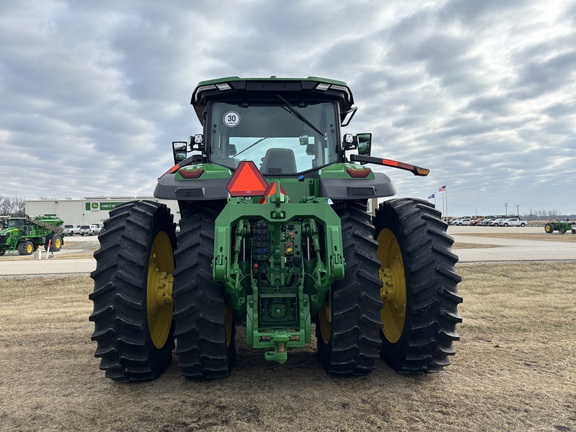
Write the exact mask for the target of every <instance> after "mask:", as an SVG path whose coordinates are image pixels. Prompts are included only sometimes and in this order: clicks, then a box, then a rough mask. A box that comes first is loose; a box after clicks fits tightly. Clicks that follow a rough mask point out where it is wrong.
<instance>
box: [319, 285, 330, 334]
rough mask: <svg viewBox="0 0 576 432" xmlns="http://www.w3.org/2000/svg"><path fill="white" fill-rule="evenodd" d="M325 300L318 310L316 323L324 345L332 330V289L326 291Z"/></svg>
mask: <svg viewBox="0 0 576 432" xmlns="http://www.w3.org/2000/svg"><path fill="white" fill-rule="evenodd" d="M326 297H327V298H326V302H325V303H324V305H323V306H322V307H321V308H320V310H319V311H318V325H319V326H320V335H321V336H322V340H323V341H324V345H327V344H328V342H330V336H331V335H330V333H331V331H332V300H331V299H332V291H328V295H327V296H326Z"/></svg>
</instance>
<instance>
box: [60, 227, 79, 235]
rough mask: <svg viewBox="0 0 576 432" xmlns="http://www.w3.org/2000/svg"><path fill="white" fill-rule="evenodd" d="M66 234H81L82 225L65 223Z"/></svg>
mask: <svg viewBox="0 0 576 432" xmlns="http://www.w3.org/2000/svg"><path fill="white" fill-rule="evenodd" d="M63 232H64V234H66V235H69V236H73V235H78V234H80V227H79V226H78V225H64V231H63Z"/></svg>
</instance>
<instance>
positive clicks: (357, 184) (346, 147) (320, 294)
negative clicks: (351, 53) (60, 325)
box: [90, 77, 462, 381]
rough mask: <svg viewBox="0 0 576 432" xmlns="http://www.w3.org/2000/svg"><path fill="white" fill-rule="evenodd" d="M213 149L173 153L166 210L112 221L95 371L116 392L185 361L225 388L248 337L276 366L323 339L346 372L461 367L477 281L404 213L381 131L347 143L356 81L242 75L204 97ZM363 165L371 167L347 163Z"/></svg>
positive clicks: (338, 369)
mask: <svg viewBox="0 0 576 432" xmlns="http://www.w3.org/2000/svg"><path fill="white" fill-rule="evenodd" d="M191 103H192V105H193V107H194V109H195V111H196V114H197V116H198V119H199V121H200V123H201V124H202V125H203V134H199V135H195V136H194V137H191V139H190V142H178V141H177V142H174V143H173V144H172V146H173V157H174V163H175V165H174V166H173V167H172V168H170V169H169V170H168V171H167V172H166V173H165V174H164V175H163V176H161V177H160V178H159V179H158V184H157V187H156V190H155V192H154V196H155V197H156V198H159V199H168V200H177V201H178V204H179V208H180V213H181V219H180V221H179V228H180V231H179V233H178V234H176V230H175V224H174V222H173V215H172V214H170V211H169V210H168V208H167V207H166V206H165V205H163V204H159V203H156V202H151V201H136V202H130V203H126V204H124V205H122V206H119V207H117V208H116V209H114V210H112V211H111V212H110V218H109V219H108V220H106V221H105V222H104V227H105V231H104V233H103V234H101V235H100V236H99V241H100V248H99V250H98V251H96V252H95V254H94V256H95V258H96V262H97V266H96V270H95V271H94V272H93V273H92V275H91V276H92V278H93V279H94V291H93V293H92V294H90V299H91V300H92V301H93V303H94V310H93V313H92V314H91V315H90V320H91V321H93V322H94V324H95V330H94V333H93V335H92V339H93V340H94V341H96V342H97V348H96V353H95V355H96V357H99V358H100V359H101V362H100V368H101V369H102V370H104V371H105V373H106V376H107V377H108V378H110V379H113V380H117V381H139V380H150V379H154V378H156V377H157V376H159V375H160V374H161V373H162V372H163V371H164V370H165V369H166V367H167V366H168V364H169V362H170V360H171V358H172V352H173V350H174V348H175V354H176V355H177V358H178V364H179V368H180V371H181V373H182V375H184V376H185V377H186V378H190V379H197V378H200V379H202V378H220V377H226V376H228V375H229V374H230V372H231V370H232V368H233V366H234V361H235V356H236V351H235V334H236V327H237V326H239V325H244V326H245V328H246V342H247V344H248V345H249V346H252V347H254V348H262V349H264V350H265V353H264V356H265V359H266V360H270V361H274V362H278V363H284V362H286V361H289V359H288V356H289V352H290V349H292V348H296V347H304V346H306V345H307V344H310V343H311V342H312V341H313V339H314V335H313V330H314V329H315V339H316V344H317V351H318V355H319V357H320V360H321V362H322V364H323V366H324V368H325V369H326V371H327V372H328V373H330V374H334V375H341V376H348V375H366V374H368V373H370V372H371V371H372V370H373V369H374V368H375V367H376V364H377V359H378V357H379V356H380V357H382V358H383V359H384V360H386V361H387V362H388V363H389V364H390V365H391V366H392V367H393V368H394V369H395V370H397V371H398V372H401V373H409V374H421V373H426V372H433V371H439V370H442V369H443V368H444V367H445V366H447V365H448V364H449V363H450V361H449V356H451V355H453V354H454V353H455V350H454V348H453V342H454V341H456V340H458V339H459V336H458V334H457V332H456V325H457V324H458V323H460V322H461V321H462V320H461V318H460V317H459V315H458V313H457V306H458V304H459V303H460V302H461V301H462V298H461V297H460V296H459V295H458V294H457V284H458V283H459V282H460V280H461V278H460V277H459V276H458V275H457V274H456V273H455V271H454V266H455V264H456V262H457V261H458V257H457V256H456V255H454V254H453V253H452V252H451V245H452V243H453V240H452V238H451V237H450V236H448V235H447V234H446V228H447V225H446V223H444V222H443V221H442V220H441V218H440V216H441V215H440V212H438V211H437V210H435V209H434V207H433V206H432V205H431V204H430V203H428V202H427V201H423V200H418V199H409V198H401V199H390V200H387V201H384V202H383V203H382V204H380V205H379V206H378V208H377V209H376V210H375V213H374V215H373V216H372V215H371V214H369V213H368V201H369V200H370V199H374V198H379V197H391V196H393V195H395V194H396V190H395V188H394V186H393V184H392V182H391V180H390V178H389V177H388V176H386V175H385V174H383V173H377V172H374V171H372V170H371V169H370V168H369V167H368V166H367V165H366V164H370V163H372V164H378V165H384V166H389V167H394V168H400V169H403V170H407V171H410V172H412V173H413V174H415V175H418V176H423V175H427V174H428V170H427V169H425V168H420V167H417V166H414V165H410V164H406V163H403V162H398V161H394V160H389V159H382V158H376V157H372V156H370V149H371V134H367V133H364V134H357V135H352V134H343V133H342V127H344V126H346V125H348V123H349V122H350V120H351V119H352V117H353V116H354V114H355V112H356V107H355V106H354V100H353V96H352V92H351V91H350V89H349V88H348V86H347V85H346V83H344V82H341V81H334V80H329V79H324V78H317V77H309V78H304V79H284V78H276V77H271V78H267V79H261V78H256V79H254V78H251V79H243V78H238V77H229V78H222V79H217V80H211V81H204V82H201V83H199V84H198V86H197V88H196V89H195V91H194V93H193V95H192V101H191ZM349 151H356V153H357V154H349V155H347V154H346V152H349Z"/></svg>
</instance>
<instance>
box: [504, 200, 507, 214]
mask: <svg viewBox="0 0 576 432" xmlns="http://www.w3.org/2000/svg"><path fill="white" fill-rule="evenodd" d="M504 208H505V209H506V216H508V203H504Z"/></svg>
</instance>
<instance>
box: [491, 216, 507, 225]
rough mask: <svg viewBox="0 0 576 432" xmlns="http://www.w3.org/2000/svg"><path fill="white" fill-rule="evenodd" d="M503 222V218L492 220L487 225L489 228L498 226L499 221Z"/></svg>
mask: <svg viewBox="0 0 576 432" xmlns="http://www.w3.org/2000/svg"><path fill="white" fill-rule="evenodd" d="M502 220H504V219H503V218H497V219H492V220H491V221H490V222H489V223H488V225H490V226H500V221H502Z"/></svg>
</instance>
